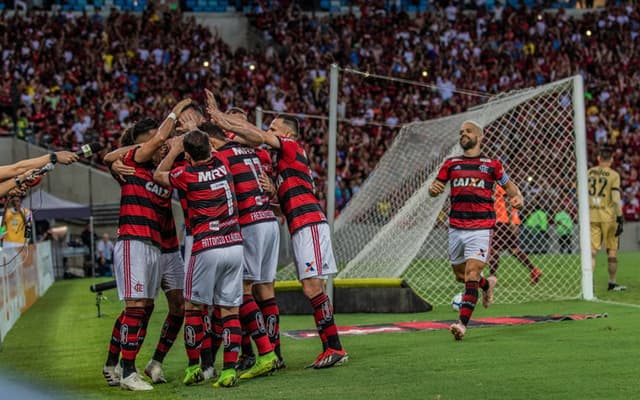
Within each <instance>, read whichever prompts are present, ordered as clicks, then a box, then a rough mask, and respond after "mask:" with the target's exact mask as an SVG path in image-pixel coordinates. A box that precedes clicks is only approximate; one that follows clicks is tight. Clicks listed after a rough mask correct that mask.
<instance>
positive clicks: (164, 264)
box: [160, 251, 184, 292]
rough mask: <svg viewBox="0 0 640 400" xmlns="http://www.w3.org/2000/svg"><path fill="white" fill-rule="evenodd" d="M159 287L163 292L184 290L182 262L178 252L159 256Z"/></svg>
mask: <svg viewBox="0 0 640 400" xmlns="http://www.w3.org/2000/svg"><path fill="white" fill-rule="evenodd" d="M160 287H161V288H162V290H164V291H165V292H168V291H170V290H182V289H184V262H183V261H182V257H181V256H180V252H179V251H175V252H173V253H162V254H161V255H160Z"/></svg>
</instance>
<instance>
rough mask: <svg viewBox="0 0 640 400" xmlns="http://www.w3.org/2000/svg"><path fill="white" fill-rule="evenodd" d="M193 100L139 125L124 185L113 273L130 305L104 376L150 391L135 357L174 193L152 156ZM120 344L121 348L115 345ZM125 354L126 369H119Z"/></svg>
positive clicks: (115, 333)
mask: <svg viewBox="0 0 640 400" xmlns="http://www.w3.org/2000/svg"><path fill="white" fill-rule="evenodd" d="M189 102H190V100H189V99H186V100H183V101H181V102H180V103H178V104H177V105H176V106H175V107H174V109H173V112H172V113H171V114H169V116H168V117H167V119H166V120H165V121H164V122H163V123H162V124H161V125H160V127H158V126H157V122H156V121H154V120H143V121H141V122H139V123H138V124H137V132H138V135H137V136H138V137H137V138H134V140H135V141H138V140H139V141H140V142H141V143H142V145H141V146H139V147H134V148H132V149H131V150H129V151H128V152H127V153H126V155H125V156H124V163H125V164H126V165H129V166H130V167H134V168H135V174H134V175H127V176H125V177H124V180H123V181H120V183H121V192H122V193H121V200H120V203H121V204H120V219H119V223H118V242H117V243H116V246H115V249H114V271H115V273H116V282H117V284H118V294H119V297H120V299H121V300H124V301H125V309H124V311H123V312H122V313H121V314H120V316H119V317H118V319H117V320H116V323H115V326H114V330H113V334H112V339H111V345H110V348H109V355H108V357H107V361H106V363H105V366H104V368H103V375H104V377H105V378H106V379H107V382H108V383H109V384H110V385H114V386H115V385H119V386H120V387H122V388H124V389H128V390H151V389H153V386H151V385H149V384H148V383H147V382H145V381H143V380H142V379H141V378H140V377H139V376H138V374H137V371H136V367H135V360H136V356H137V354H138V351H139V349H140V345H141V344H142V340H141V338H143V337H144V328H145V326H146V324H147V323H148V319H149V317H150V314H149V312H150V310H151V309H152V304H153V301H154V298H155V296H156V293H157V290H158V287H159V286H160V276H159V274H160V271H159V260H160V257H161V256H160V254H161V248H162V244H163V238H162V233H163V232H162V229H163V225H164V219H165V218H168V217H171V218H173V217H172V214H171V191H170V190H169V189H168V188H165V187H162V186H160V185H158V184H156V183H155V182H154V181H153V169H154V165H153V162H152V160H153V157H154V155H156V153H157V152H158V150H159V149H160V147H161V146H162V145H163V144H164V141H165V140H166V138H167V137H169V135H170V134H171V132H172V130H173V128H174V126H175V121H176V119H177V118H178V116H179V115H180V113H181V112H182V109H183V108H184V107H185V106H186V105H187V104H188V103H189ZM118 345H119V347H120V352H118V351H117V349H116V348H115V347H118ZM118 356H121V366H122V372H121V374H120V375H119V374H118V373H117V372H116V364H117V363H118Z"/></svg>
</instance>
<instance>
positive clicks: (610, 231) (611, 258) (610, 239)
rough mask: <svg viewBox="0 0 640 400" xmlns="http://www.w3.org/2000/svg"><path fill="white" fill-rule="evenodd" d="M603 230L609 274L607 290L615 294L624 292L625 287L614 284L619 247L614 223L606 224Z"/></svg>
mask: <svg viewBox="0 0 640 400" xmlns="http://www.w3.org/2000/svg"><path fill="white" fill-rule="evenodd" d="M603 228H604V243H605V245H606V246H607V271H608V272H609V285H608V286H607V290H613V291H616V292H619V291H622V290H626V289H627V288H626V286H622V285H618V284H617V283H616V276H617V274H618V247H619V245H620V242H619V238H618V237H617V236H616V228H617V224H616V223H607V224H606V225H604V226H603Z"/></svg>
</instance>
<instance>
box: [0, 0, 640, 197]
mask: <svg viewBox="0 0 640 400" xmlns="http://www.w3.org/2000/svg"><path fill="white" fill-rule="evenodd" d="M59 3H60V4H63V5H62V8H63V9H65V10H76V9H81V8H83V7H89V6H91V7H100V6H104V7H109V6H110V5H114V6H117V7H118V8H119V9H121V10H131V11H135V10H138V11H139V10H142V9H144V8H145V7H147V6H148V5H150V4H152V3H151V2H150V1H149V0H137V1H134V0H67V1H64V2H62V1H60V2H59ZM229 3H230V2H229V1H227V0H186V2H185V5H186V7H187V8H191V9H193V10H196V11H203V12H204V11H206V12H209V11H211V12H218V11H220V12H222V11H226V10H227V9H228V7H229ZM232 3H233V4H235V3H234V2H232ZM390 3H394V2H378V3H376V2H364V1H362V2H358V3H357V5H358V6H359V7H360V10H361V11H362V12H363V13H366V15H367V17H366V18H362V19H359V18H357V17H355V16H348V15H344V14H339V15H333V16H332V17H331V18H327V17H322V16H317V17H316V19H315V20H313V19H308V20H307V22H305V23H306V25H305V26H304V29H303V30H302V33H301V34H299V33H298V31H297V30H289V29H284V28H283V27H287V25H288V23H289V22H290V21H288V18H290V16H289V13H287V12H286V10H280V9H270V8H266V9H263V10H261V11H260V13H259V14H253V15H250V16H249V17H250V20H251V21H252V23H253V24H254V27H255V28H256V29H257V30H258V31H262V32H263V35H262V36H263V37H264V38H266V39H265V42H264V43H262V44H261V46H260V48H261V49H262V50H261V51H259V52H248V53H242V54H244V55H241V56H238V55H236V54H234V53H233V52H232V51H231V50H230V48H229V47H228V46H227V44H225V43H224V42H222V41H220V40H218V39H215V38H210V39H204V38H209V35H208V34H207V33H206V32H205V31H206V28H204V27H202V26H193V24H191V25H189V24H187V23H186V22H184V21H182V22H180V21H175V20H172V21H169V22H168V23H170V24H172V25H177V26H178V27H179V29H181V30H182V31H184V32H186V33H188V35H187V37H198V38H200V39H199V40H208V42H207V43H191V42H189V43H178V44H177V47H178V49H177V50H176V51H174V52H173V53H168V52H167V51H166V50H167V49H166V48H163V46H167V44H168V43H173V41H174V38H172V37H170V36H168V35H169V31H168V30H163V29H160V30H159V29H157V27H158V25H157V24H161V25H162V24H165V22H164V21H163V19H162V18H158V19H157V20H156V22H154V23H151V24H144V28H143V29H144V31H142V32H138V34H139V36H140V39H141V40H140V43H141V46H146V47H147V48H129V47H127V46H128V44H127V43H120V44H119V45H118V47H117V48H113V49H111V48H109V47H107V48H106V49H101V50H100V51H99V52H98V50H94V49H93V47H90V46H89V47H88V46H86V39H84V38H86V36H83V35H82V32H83V30H85V29H87V27H88V29H89V33H90V34H95V33H96V32H93V31H92V30H93V29H97V28H96V27H94V25H92V24H91V23H90V21H88V20H84V19H82V18H80V17H76V18H75V19H74V20H69V21H66V22H64V23H66V24H67V25H68V26H69V28H70V29H71V31H72V32H73V34H72V35H69V36H68V37H67V39H66V44H65V46H66V47H65V50H66V53H65V54H66V55H64V54H62V53H60V54H57V55H56V54H50V53H46V52H45V53H42V54H40V57H41V59H40V60H39V61H38V63H37V64H36V63H34V61H33V60H34V58H29V59H28V61H27V65H26V67H27V68H25V65H20V63H18V62H17V61H18V60H17V58H13V59H12V58H10V60H12V61H11V62H10V65H9V69H10V70H14V71H16V72H15V74H16V76H17V77H19V79H18V80H17V81H16V82H15V83H16V84H17V85H18V89H19V90H21V91H22V93H21V94H22V97H21V99H22V105H21V106H20V107H19V109H18V112H17V115H15V117H16V122H17V126H18V129H17V131H18V135H19V137H25V138H27V139H28V140H30V141H32V142H35V143H38V144H41V145H43V146H48V147H56V146H59V147H65V148H69V147H71V148H74V147H77V146H78V144H79V143H81V142H82V141H89V140H100V141H103V142H104V143H105V144H106V145H111V146H117V145H118V136H119V132H120V130H121V129H122V127H123V126H126V125H127V124H130V123H131V122H132V121H133V120H135V119H136V118H139V117H140V116H141V115H142V114H143V113H144V114H145V115H147V114H149V115H150V116H155V117H160V118H161V117H163V115H164V112H165V111H166V110H165V108H166V106H165V105H164V103H163V102H162V101H161V99H160V98H158V99H155V100H154V98H155V97H154V96H164V95H167V94H166V93H162V92H166V91H167V89H166V88H167V86H163V84H162V83H163V82H170V86H169V88H170V89H171V91H172V94H171V96H172V97H176V96H187V95H188V96H193V97H194V98H195V99H196V100H201V96H202V93H201V91H200V90H197V89H198V88H201V87H203V86H211V85H213V82H222V87H220V90H221V91H226V92H225V93H226V94H225V95H224V96H223V97H224V98H223V99H222V105H223V106H230V105H237V106H240V107H244V108H246V109H248V110H249V111H250V112H251V113H253V110H254V109H255V106H256V105H260V106H262V107H263V109H265V110H271V109H275V110H276V111H292V112H299V113H304V114H320V115H326V113H327V111H328V107H327V97H328V96H327V95H328V82H327V80H326V77H325V75H326V74H328V66H329V63H330V62H332V61H334V60H335V61H336V62H338V63H339V64H340V65H341V66H343V67H351V68H354V69H359V70H363V71H370V72H376V73H379V74H381V75H394V76H396V77H399V78H404V79H409V80H422V81H425V82H429V83H432V84H434V85H436V86H437V90H432V89H430V88H410V87H408V86H406V85H400V84H389V83H385V82H383V81H375V80H372V79H364V78H362V77H358V76H353V75H352V76H343V78H346V79H348V81H347V82H348V83H347V84H346V86H345V90H348V91H349V93H350V94H348V95H341V96H342V97H341V101H342V102H344V104H343V107H341V113H342V116H343V117H344V118H346V119H348V120H351V121H352V123H343V124H341V125H340V133H341V135H340V137H339V139H338V156H339V161H338V171H339V172H338V173H339V176H338V188H337V192H336V195H337V201H336V203H337V207H338V209H341V208H342V207H344V206H345V205H346V204H347V203H348V201H349V200H350V198H351V197H352V196H353V195H354V194H355V193H356V192H357V191H358V189H359V186H360V185H361V183H362V182H363V181H364V180H365V179H366V178H367V176H368V174H369V173H370V172H371V170H372V169H373V167H374V166H375V164H376V162H377V160H378V159H379V157H380V156H381V155H382V154H383V153H384V151H385V149H386V148H388V147H389V145H390V144H391V142H392V140H393V137H394V135H395V134H396V133H397V125H398V124H400V123H406V122H411V121H414V120H426V119H431V118H436V117H439V116H446V115H449V114H451V113H456V112H459V111H461V110H464V109H466V108H467V107H470V106H474V105H477V104H478V102H480V101H481V99H480V98H477V97H469V96H453V97H452V96H451V94H452V92H451V88H454V89H455V88H465V89H471V90H476V91H480V92H489V93H498V92H504V91H508V90H511V89H518V88H523V87H528V86H534V85H537V84H540V83H544V82H549V81H551V80H554V79H559V78H561V77H564V76H568V75H573V74H574V73H575V72H576V71H583V73H584V75H585V78H586V82H585V86H586V88H587V94H588V97H587V98H586V99H585V103H586V108H587V110H586V111H587V132H588V139H589V154H590V157H591V159H592V160H593V159H594V158H595V157H594V155H595V151H596V150H597V147H598V144H599V142H602V141H606V142H609V143H610V144H614V145H616V146H617V147H618V149H619V151H618V152H617V153H616V166H618V167H620V169H621V173H622V180H623V186H624V187H625V190H627V191H629V193H631V195H632V197H633V198H637V199H640V183H638V178H637V176H638V172H639V171H640V157H638V156H637V154H639V153H640V139H637V138H638V137H640V136H639V135H637V134H634V132H637V130H638V129H639V128H640V113H638V112H637V111H636V108H637V102H638V100H637V96H634V94H633V93H638V92H640V81H639V79H638V78H637V74H636V75H634V74H632V73H627V74H620V75H619V77H618V75H617V74H615V73H612V72H611V71H617V70H620V68H623V69H624V68H627V71H628V72H631V70H630V69H629V68H632V66H634V65H637V63H638V55H637V54H636V53H637V52H635V53H633V55H630V54H629V55H626V54H625V52H626V51H627V49H628V48H629V47H628V46H630V45H631V41H630V38H631V37H632V36H633V35H636V34H638V32H637V31H638V28H637V27H638V26H639V23H640V21H637V20H636V19H637V15H640V7H639V6H637V5H636V6H627V8H620V7H611V8H607V9H605V10H604V11H603V13H604V17H602V18H603V21H605V24H613V23H616V22H615V18H614V17H613V16H614V15H618V16H622V15H627V16H628V18H629V21H628V22H625V24H624V26H623V28H624V29H623V32H624V34H623V35H622V36H620V38H621V39H619V38H618V37H616V36H615V35H616V32H618V31H619V30H620V29H618V28H616V29H600V30H595V29H594V30H593V35H592V36H588V35H587V34H586V31H587V28H588V27H589V28H591V27H594V26H597V18H599V17H598V16H597V15H595V14H591V15H590V14H587V15H586V16H585V17H584V18H585V19H584V20H583V21H584V22H581V20H579V19H568V18H566V17H565V16H564V14H563V13H562V12H560V13H558V14H554V13H548V14H544V20H543V21H540V20H539V16H540V14H539V11H537V10H535V11H534V10H529V9H527V8H521V9H515V8H511V7H508V6H507V7H504V8H503V9H502V11H501V16H502V19H501V20H497V19H496V17H491V14H485V16H484V17H483V18H484V23H485V27H486V30H485V32H484V33H483V37H482V38H481V39H480V40H477V39H478V38H477V35H478V30H477V28H478V26H477V25H476V24H477V21H476V19H475V18H474V16H473V15H467V14H466V13H462V12H460V11H462V10H459V9H458V10H456V11H457V13H456V14H455V15H453V16H452V17H451V18H453V19H454V20H453V22H447V19H446V18H443V17H442V15H444V14H445V10H444V9H441V8H439V6H438V5H437V3H433V2H428V1H426V0H417V1H416V0H405V1H402V2H401V3H400V4H401V5H402V6H403V7H407V8H410V9H411V10H413V9H414V8H415V10H416V11H417V12H419V13H418V15H417V16H416V17H414V16H412V17H410V18H408V17H407V16H406V15H405V14H401V13H396V14H394V13H392V12H391V11H389V10H387V9H386V7H387V6H388V5H389V4H390ZM497 3H498V2H497V1H492V0H488V2H487V6H489V7H490V6H495V5H497ZM0 4H2V3H0ZM274 4H275V2H274ZM319 4H320V6H321V7H322V8H324V9H327V10H329V9H335V10H337V9H340V8H344V7H345V6H346V5H348V4H349V3H348V2H347V1H342V0H333V1H329V0H322V1H321V2H320V3H319ZM375 4H380V6H376V5H375ZM555 4H556V6H557V7H566V6H572V5H574V2H573V1H569V2H567V1H564V0H558V1H556V3H555ZM245 7H249V8H251V7H252V6H251V5H245ZM376 7H378V8H376ZM423 10H426V12H423ZM139 15H140V14H133V15H128V16H127V17H126V18H124V20H125V21H126V20H131V19H135V18H140V17H139ZM511 16H513V17H511ZM4 18H5V20H4V21H2V22H3V23H4V24H5V25H6V26H9V27H10V29H11V27H12V26H13V24H16V23H19V22H20V21H19V20H18V21H12V20H10V19H9V17H7V16H5V17H4ZM60 18H64V17H62V16H50V17H45V16H42V15H40V16H38V17H36V18H34V19H32V20H31V21H30V22H28V23H30V24H31V25H32V26H31V29H33V30H35V31H38V30H40V29H41V27H46V28H47V29H48V32H51V33H49V34H47V35H51V36H52V39H59V35H60V30H59V29H57V27H58V26H59V23H60V21H61V20H60ZM88 18H92V17H88ZM619 18H620V17H619ZM506 21H508V22H506ZM607 21H608V22H607ZM611 21H614V22H611ZM621 21H623V22H624V21H625V20H624V19H621ZM20 23H22V22H20ZM24 23H25V24H26V23H27V22H24ZM296 23H297V22H296ZM418 24H420V25H418ZM561 25H562V26H564V28H563V30H562V31H558V29H559V28H558V26H561ZM21 26H22V25H21ZM135 29H138V28H135ZM432 29H437V30H436V31H432ZM539 29H543V30H544V31H545V35H541V34H539V33H538V30H539ZM316 30H319V31H321V32H323V35H324V37H323V39H322V41H320V42H318V41H317V36H316V35H315V31H316ZM12 31H15V32H16V34H15V35H12V36H11V40H14V41H16V42H17V41H20V40H22V41H24V40H28V39H27V38H26V37H24V35H25V32H29V31H30V30H29V29H22V28H21V29H15V30H12ZM421 31H422V32H424V33H420V32H421ZM107 33H108V34H109V38H115V37H117V34H116V32H115V31H113V27H107ZM418 35H419V36H418ZM451 35H452V36H451ZM467 37H468V38H469V40H467V39H466V38H467ZM269 38H272V41H269V40H270V39H269ZM344 38H348V39H349V41H344V40H340V39H344ZM44 39H47V37H46V35H45V37H44ZM401 39H402V40H401ZM2 40H7V39H6V37H5V38H4V39H2ZM110 40H113V39H110ZM612 41H614V42H615V41H620V42H621V47H620V52H621V53H611V54H609V53H607V52H608V49H607V47H606V46H602V44H604V43H610V42H612ZM445 42H447V44H446V45H444V43H445ZM282 43H285V47H286V48H287V51H283V49H284V48H285V47H283V46H282ZM347 43H349V47H348V48H347V47H343V46H345V45H347ZM0 45H1V46H0V47H2V48H3V49H9V48H10V47H11V46H10V43H0ZM336 45H337V46H338V47H337V48H336V47H335V46H336ZM476 45H477V46H478V47H477V48H475V49H474V46H476ZM156 47H158V48H156ZM96 48H97V49H100V47H99V46H97V47H96ZM200 48H203V49H206V52H202V51H200ZM385 48H388V49H394V51H386V52H385V51H383V50H384V49H385ZM495 49H503V50H501V51H502V52H501V53H500V52H497V51H496V50H495ZM154 52H155V55H154ZM452 52H454V53H452ZM212 54H216V56H215V57H213V56H212ZM239 54H240V53H239ZM300 55H304V56H305V58H304V63H306V64H303V61H302V60H303V59H302V58H300V57H299V56H300ZM621 56H622V58H620V57H621ZM627 56H628V57H627ZM65 57H70V58H69V61H68V62H67V61H65V63H66V64H67V65H66V67H65V68H64V71H65V72H64V73H65V74H66V75H64V76H59V77H58V78H56V79H54V77H55V76H56V75H55V74H56V72H55V71H53V70H49V69H50V68H51V66H52V65H55V63H59V62H60V60H64V59H65ZM156 57H158V58H156ZM238 57H241V58H243V59H242V61H240V60H241V58H238ZM595 58H598V59H610V60H611V61H610V62H604V63H600V64H598V63H593V62H592V61H590V60H593V59H595ZM626 58H629V59H628V60H626ZM116 59H118V60H119V61H118V63H115V62H114V61H115V60H116ZM205 59H207V60H209V62H210V63H211V64H212V66H211V68H209V69H203V70H199V68H201V67H200V66H201V65H203V64H202V63H203V60H205ZM87 60H91V63H89V62H87ZM156 60H158V62H157V63H156ZM625 60H626V61H625ZM625 62H626V64H625ZM52 63H53V64H52ZM121 63H124V65H125V67H126V72H125V70H124V69H123V68H122V64H121ZM169 65H171V69H169V67H168V66H169ZM248 65H254V66H256V65H257V66H258V68H257V69H256V70H249V69H248V68H247V66H248ZM461 65H462V66H463V67H464V68H463V69H460V66H461ZM625 65H626V66H625ZM28 67H31V68H33V69H32V71H35V70H38V71H39V73H40V74H41V76H40V81H39V82H36V81H34V80H33V78H32V77H31V76H30V75H28V71H29V68H28ZM96 68H99V69H101V70H102V71H103V80H102V85H106V86H104V87H103V88H102V89H101V90H102V91H101V93H102V95H106V94H108V95H109V98H110V100H109V101H105V100H104V99H103V98H102V96H95V94H94V93H93V92H92V91H90V92H89V93H88V94H85V91H87V90H89V89H90V88H91V85H92V84H93V83H92V82H93V79H94V78H93V77H95V76H96ZM114 69H115V70H116V71H117V72H118V74H119V75H118V78H117V79H115V75H112V72H113V70H114ZM456 70H458V71H456ZM194 73H195V74H194ZM611 76H616V77H617V78H618V79H622V82H620V81H618V80H611V79H610V78H611ZM105 77H108V78H109V77H110V79H108V80H106V81H105V80H104V78H105ZM57 79H63V81H64V84H63V85H62V86H60V84H59V81H58V80H57ZM11 83H12V82H11V80H10V79H5V80H4V81H3V86H2V90H3V91H4V92H3V93H6V94H7V95H8V93H10V92H11V89H10V86H11ZM234 91H237V92H238V93H237V96H234V95H233V92H234ZM228 93H231V95H229V94H228ZM281 94H282V95H284V96H281ZM34 96H35V97H34ZM278 96H280V97H278ZM0 99H1V97H0ZM149 99H150V100H149ZM77 104H81V105H82V106H81V107H80V108H78V107H77ZM52 105H56V107H57V108H56V109H55V110H54V109H52ZM0 110H1V112H2V115H0V128H2V129H5V130H11V129H13V124H12V123H13V118H12V115H11V113H10V112H8V109H7V107H3V108H1V109H0ZM99 110H100V111H99ZM57 115H64V118H62V119H58V117H57ZM301 127H302V129H303V137H304V140H305V148H306V150H307V152H308V154H309V159H310V163H311V165H310V166H311V169H312V171H313V173H314V176H315V179H316V184H317V187H318V191H319V192H321V193H322V192H324V191H325V180H326V167H325V166H326V160H325V158H326V153H325V152H324V150H323V149H324V147H323V145H324V132H325V131H326V124H325V122H323V121H322V120H317V119H303V120H302V121H301ZM31 131H33V132H35V133H34V134H32V135H30V134H29V132H31ZM71 133H73V134H71ZM96 161H98V160H96ZM321 197H322V196H321ZM321 201H322V202H324V198H321Z"/></svg>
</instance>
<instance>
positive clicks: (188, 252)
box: [184, 235, 193, 273]
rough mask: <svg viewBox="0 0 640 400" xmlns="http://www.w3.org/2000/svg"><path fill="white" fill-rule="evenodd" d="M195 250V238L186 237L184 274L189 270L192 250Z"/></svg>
mask: <svg viewBox="0 0 640 400" xmlns="http://www.w3.org/2000/svg"><path fill="white" fill-rule="evenodd" d="M192 248H193V236H191V235H189V236H185V237H184V272H185V273H186V272H187V269H188V268H189V261H190V260H191V249H192Z"/></svg>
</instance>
